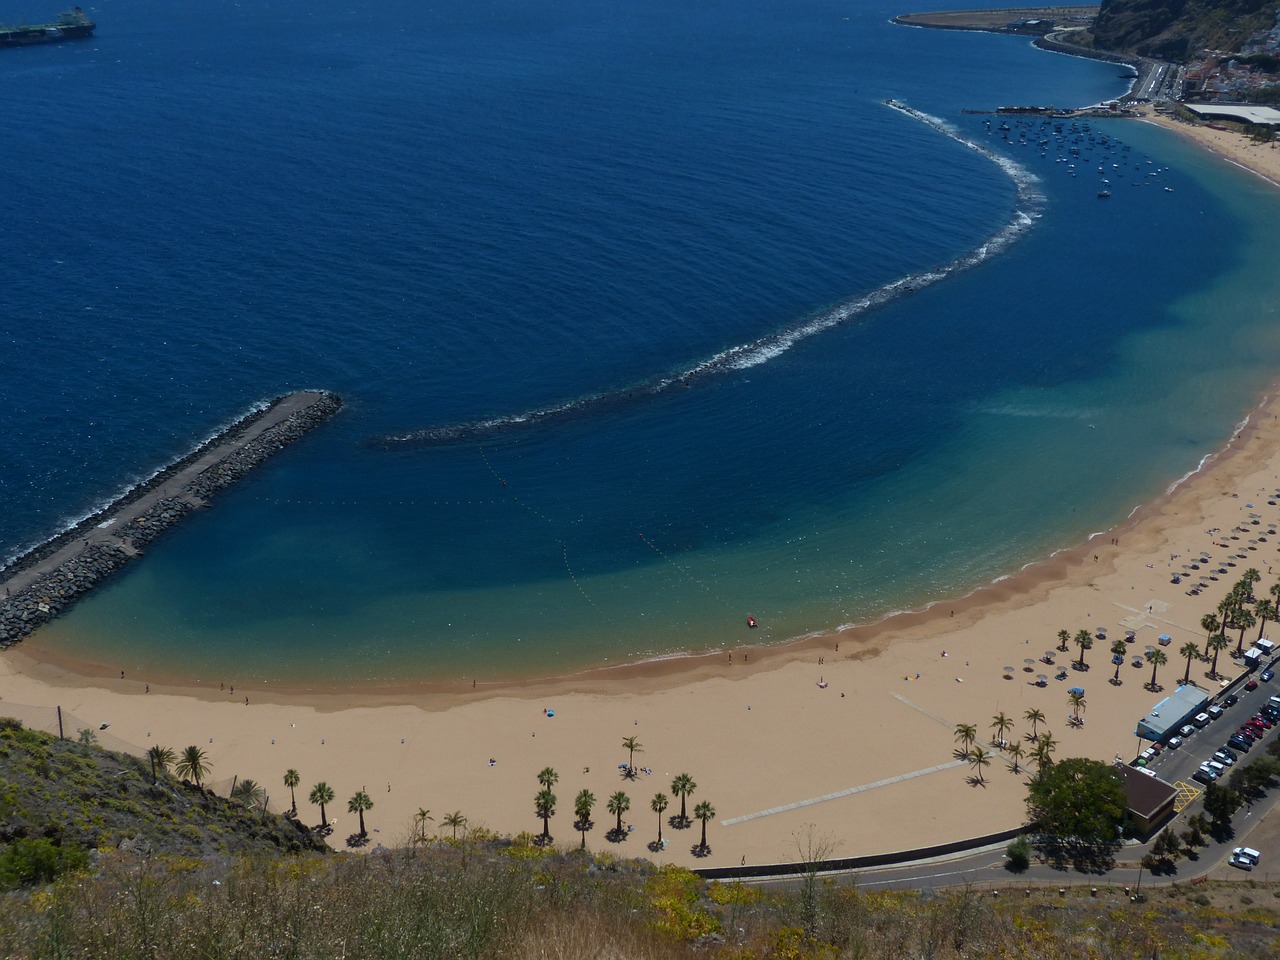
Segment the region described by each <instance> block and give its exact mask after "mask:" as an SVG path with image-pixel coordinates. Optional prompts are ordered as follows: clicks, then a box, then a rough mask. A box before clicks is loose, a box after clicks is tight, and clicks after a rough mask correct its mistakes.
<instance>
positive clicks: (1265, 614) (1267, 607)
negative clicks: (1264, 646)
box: [1253, 600, 1276, 640]
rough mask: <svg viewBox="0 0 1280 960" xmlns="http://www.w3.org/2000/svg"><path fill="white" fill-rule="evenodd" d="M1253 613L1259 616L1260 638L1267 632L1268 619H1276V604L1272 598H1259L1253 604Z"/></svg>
mask: <svg viewBox="0 0 1280 960" xmlns="http://www.w3.org/2000/svg"><path fill="white" fill-rule="evenodd" d="M1253 615H1254V616H1255V617H1257V618H1258V624H1259V626H1258V639H1259V640H1261V639H1262V635H1263V634H1264V633H1266V630H1267V621H1268V620H1274V619H1276V605H1275V604H1274V603H1272V602H1271V601H1270V600H1259V601H1258V602H1257V603H1255V604H1254V605H1253Z"/></svg>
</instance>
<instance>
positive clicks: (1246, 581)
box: [1240, 567, 1262, 600]
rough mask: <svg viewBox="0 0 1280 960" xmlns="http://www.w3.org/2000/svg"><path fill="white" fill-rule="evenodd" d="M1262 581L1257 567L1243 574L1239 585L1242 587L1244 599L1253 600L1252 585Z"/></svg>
mask: <svg viewBox="0 0 1280 960" xmlns="http://www.w3.org/2000/svg"><path fill="white" fill-rule="evenodd" d="M1261 579H1262V574H1260V573H1259V572H1258V568H1257V567H1250V568H1249V569H1248V570H1246V571H1245V572H1244V575H1243V576H1242V577H1241V578H1240V583H1241V584H1243V585H1244V591H1243V593H1244V597H1245V599H1247V600H1252V599H1253V585H1254V584H1255V583H1257V582H1258V581H1260V580H1261Z"/></svg>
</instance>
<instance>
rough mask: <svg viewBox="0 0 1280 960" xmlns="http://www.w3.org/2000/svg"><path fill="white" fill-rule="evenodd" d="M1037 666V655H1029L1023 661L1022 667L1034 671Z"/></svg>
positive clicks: (1028, 671)
mask: <svg viewBox="0 0 1280 960" xmlns="http://www.w3.org/2000/svg"><path fill="white" fill-rule="evenodd" d="M1035 668H1036V660H1035V657H1027V659H1025V660H1023V661H1022V669H1023V670H1025V671H1026V672H1027V673H1031V672H1033V671H1034V670H1035Z"/></svg>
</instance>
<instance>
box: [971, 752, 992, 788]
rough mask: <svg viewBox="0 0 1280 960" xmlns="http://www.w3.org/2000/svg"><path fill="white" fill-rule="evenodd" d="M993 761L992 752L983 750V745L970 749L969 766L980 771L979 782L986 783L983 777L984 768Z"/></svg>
mask: <svg viewBox="0 0 1280 960" xmlns="http://www.w3.org/2000/svg"><path fill="white" fill-rule="evenodd" d="M990 763H991V754H989V753H987V751H985V750H983V749H982V748H981V747H974V748H973V749H972V750H970V751H969V766H971V767H973V768H974V769H975V770H977V771H978V782H979V783H986V782H987V781H985V780H983V779H982V768H983V767H985V766H987V765H989V764H990Z"/></svg>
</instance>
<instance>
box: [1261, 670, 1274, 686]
mask: <svg viewBox="0 0 1280 960" xmlns="http://www.w3.org/2000/svg"><path fill="white" fill-rule="evenodd" d="M1275 677H1276V672H1275V671H1274V670H1272V669H1271V668H1270V667H1267V669H1265V670H1263V671H1262V672H1261V673H1260V674H1258V679H1259V680H1261V681H1262V682H1263V683H1270V682H1271V681H1272V680H1274V679H1275Z"/></svg>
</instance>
